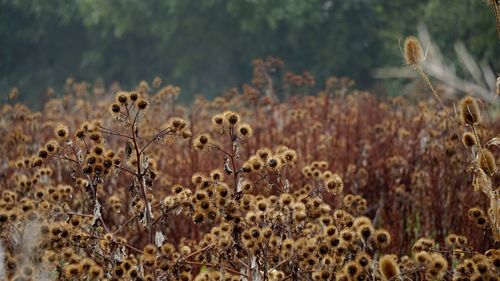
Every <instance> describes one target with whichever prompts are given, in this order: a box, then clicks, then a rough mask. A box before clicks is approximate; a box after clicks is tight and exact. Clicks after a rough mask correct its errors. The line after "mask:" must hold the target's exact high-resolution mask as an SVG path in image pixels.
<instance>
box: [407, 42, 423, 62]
mask: <svg viewBox="0 0 500 281" xmlns="http://www.w3.org/2000/svg"><path fill="white" fill-rule="evenodd" d="M403 51H404V57H405V61H406V63H407V64H408V65H411V66H415V65H418V64H420V63H421V62H422V61H423V60H424V52H423V51H422V46H421V45H420V41H418V39H417V38H416V37H415V36H408V37H406V39H405V41H404V50H403Z"/></svg>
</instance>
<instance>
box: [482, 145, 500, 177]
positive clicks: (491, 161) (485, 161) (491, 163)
mask: <svg viewBox="0 0 500 281" xmlns="http://www.w3.org/2000/svg"><path fill="white" fill-rule="evenodd" d="M482 152H483V153H482V157H481V162H480V163H479V167H481V169H483V171H484V172H485V173H487V174H490V175H491V174H494V173H495V172H496V170H497V163H496V160H495V156H494V155H493V153H491V151H490V150H488V149H486V148H484V149H483V150H482Z"/></svg>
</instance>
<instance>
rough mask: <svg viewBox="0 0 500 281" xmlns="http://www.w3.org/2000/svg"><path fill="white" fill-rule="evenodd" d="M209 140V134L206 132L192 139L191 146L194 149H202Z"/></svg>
mask: <svg viewBox="0 0 500 281" xmlns="http://www.w3.org/2000/svg"><path fill="white" fill-rule="evenodd" d="M209 141H210V136H209V135H208V134H201V135H199V136H198V137H197V138H196V139H195V140H194V142H193V146H194V148H196V149H199V150H202V149H203V148H204V147H205V145H207V144H208V142H209Z"/></svg>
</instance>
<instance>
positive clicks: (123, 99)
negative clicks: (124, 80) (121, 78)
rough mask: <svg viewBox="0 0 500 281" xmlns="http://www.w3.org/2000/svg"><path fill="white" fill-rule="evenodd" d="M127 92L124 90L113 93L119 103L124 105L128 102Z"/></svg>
mask: <svg viewBox="0 0 500 281" xmlns="http://www.w3.org/2000/svg"><path fill="white" fill-rule="evenodd" d="M128 99H129V93H128V92H125V91H118V92H117V93H116V94H115V100H116V102H117V103H119V104H123V105H126V104H127V103H128Z"/></svg>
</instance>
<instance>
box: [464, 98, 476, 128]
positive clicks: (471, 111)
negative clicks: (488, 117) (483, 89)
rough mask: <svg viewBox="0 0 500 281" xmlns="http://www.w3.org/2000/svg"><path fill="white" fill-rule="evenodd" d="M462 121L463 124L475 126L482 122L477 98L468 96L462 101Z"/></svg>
mask: <svg viewBox="0 0 500 281" xmlns="http://www.w3.org/2000/svg"><path fill="white" fill-rule="evenodd" d="M460 119H461V120H462V123H463V124H469V125H474V124H476V123H479V122H480V121H481V113H480V111H479V105H478V104H477V101H476V99H475V98H473V97H471V96H467V97H465V98H463V99H462V100H461V101H460Z"/></svg>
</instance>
